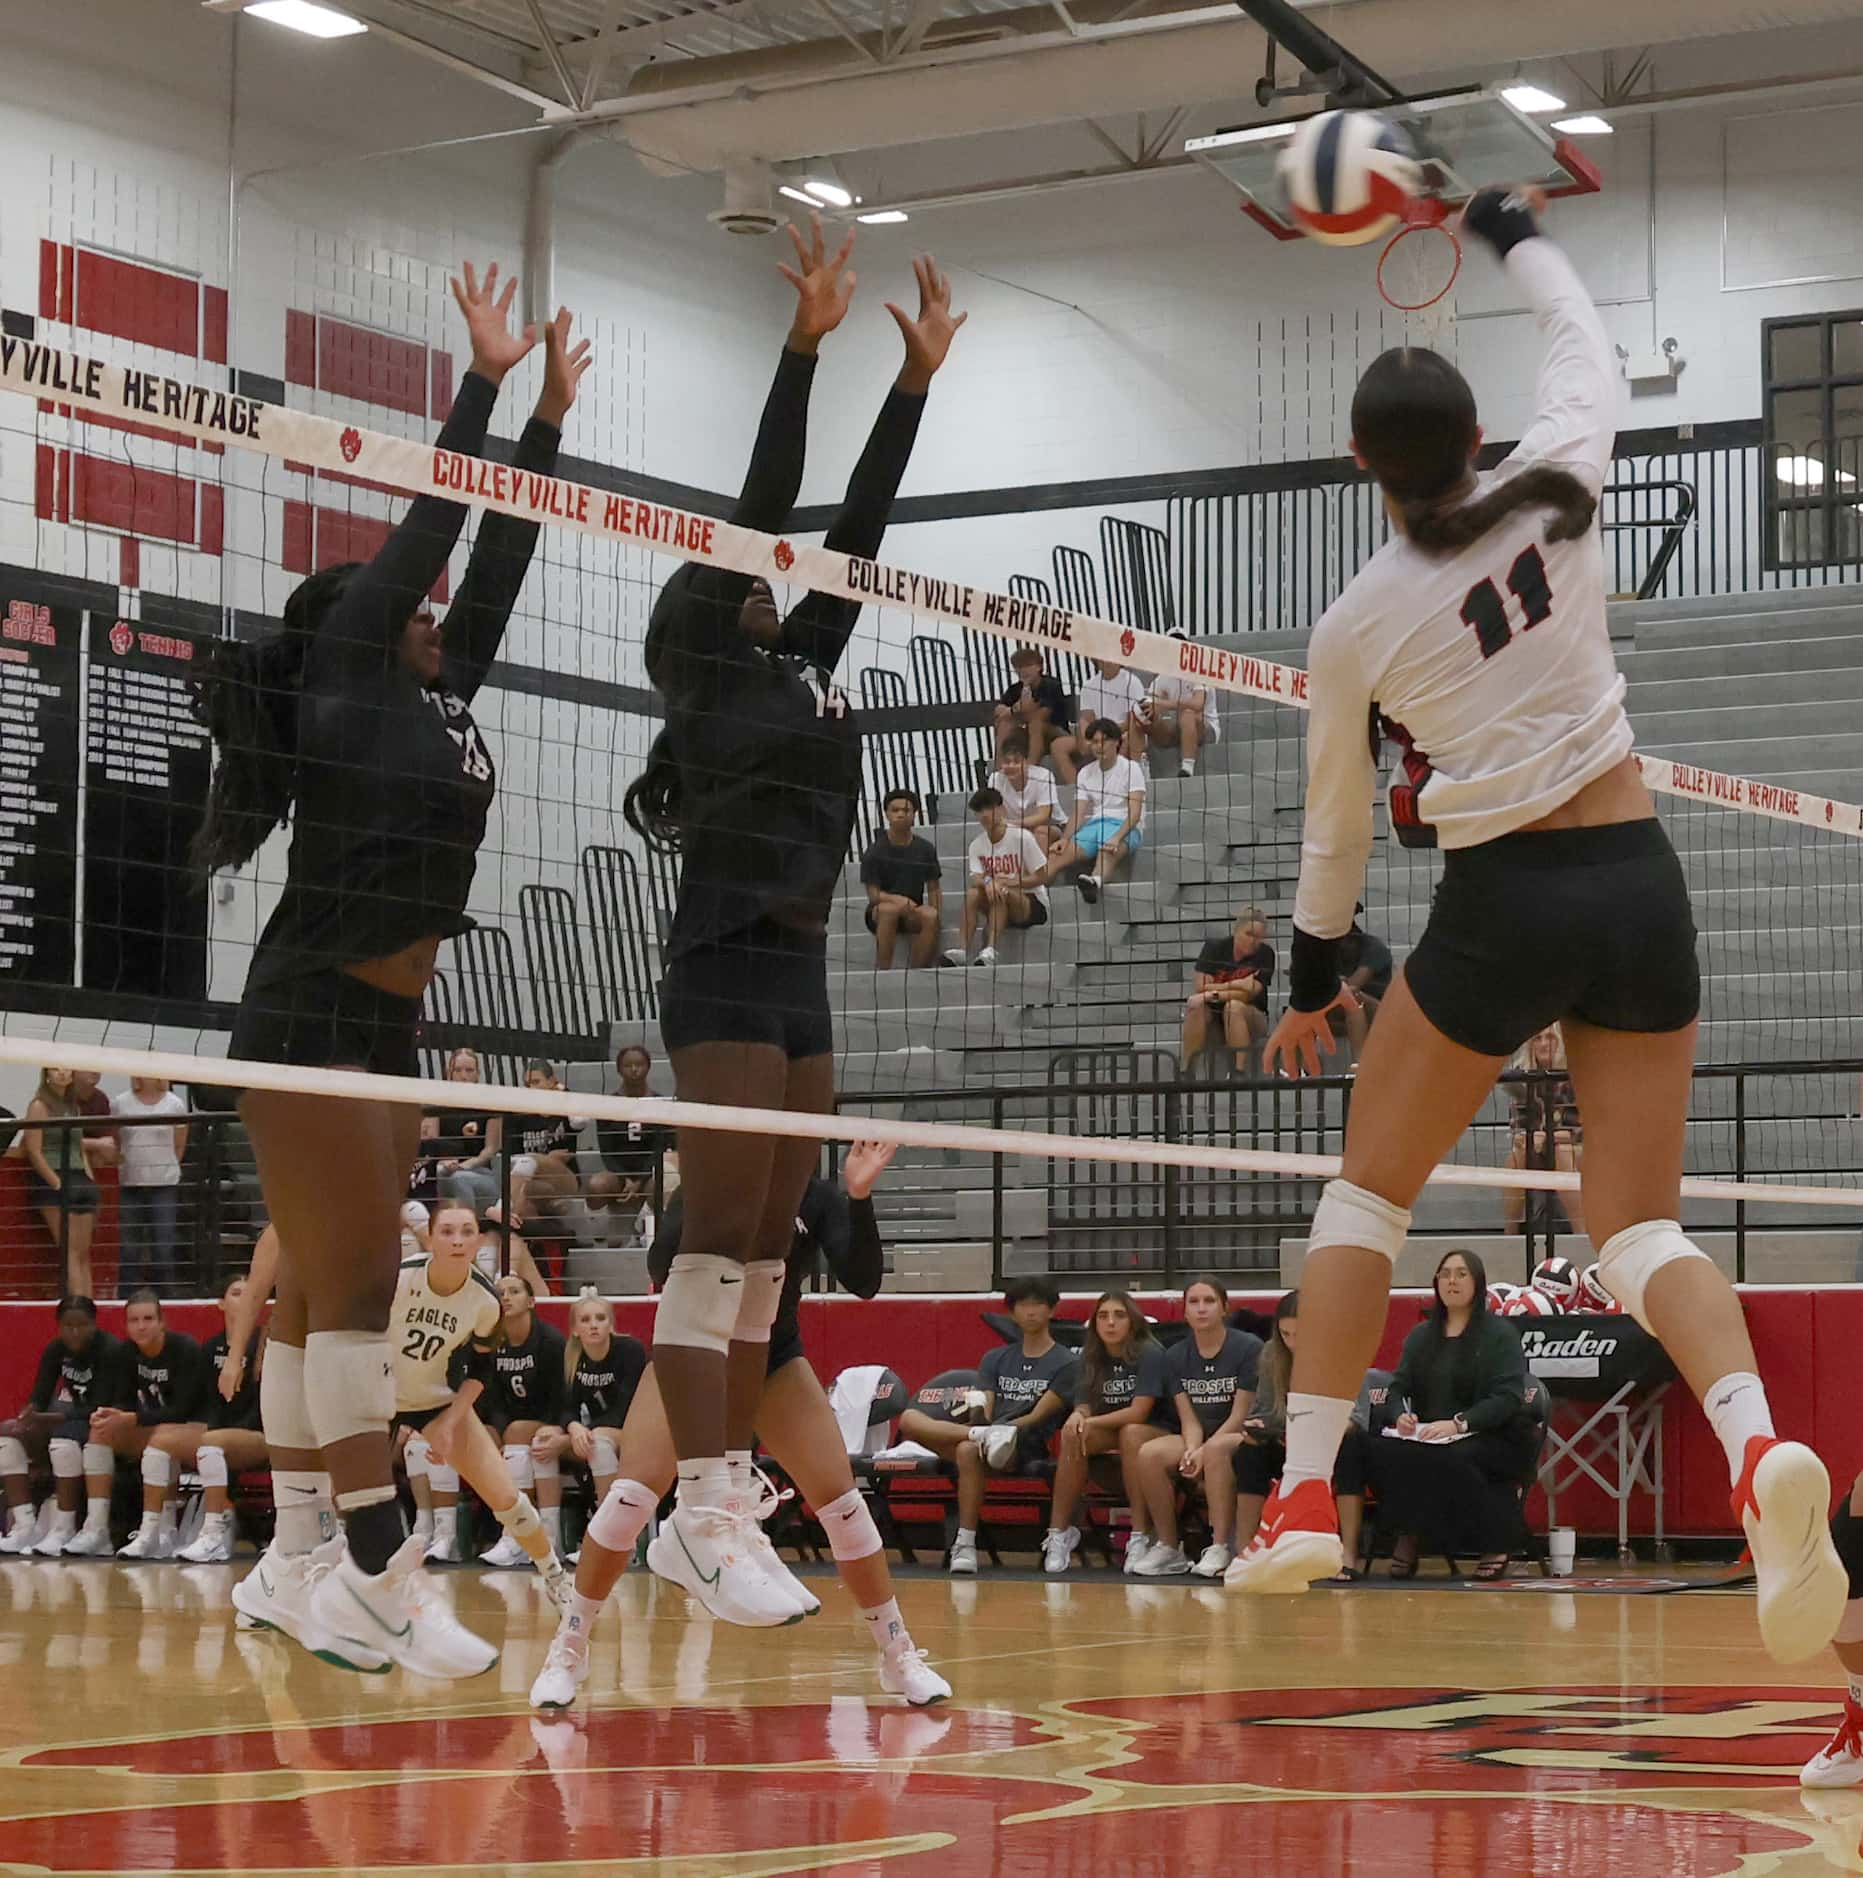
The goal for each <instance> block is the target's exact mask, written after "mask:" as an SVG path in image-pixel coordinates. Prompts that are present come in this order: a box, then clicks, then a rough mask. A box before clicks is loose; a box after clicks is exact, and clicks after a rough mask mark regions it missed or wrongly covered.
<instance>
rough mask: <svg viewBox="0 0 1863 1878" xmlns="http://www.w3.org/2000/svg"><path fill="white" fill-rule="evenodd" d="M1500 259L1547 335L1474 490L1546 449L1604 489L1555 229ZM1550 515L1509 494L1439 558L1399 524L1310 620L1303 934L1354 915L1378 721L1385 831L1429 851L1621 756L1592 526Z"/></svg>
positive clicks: (1598, 328) (1501, 828) (1523, 815)
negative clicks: (1514, 501) (1519, 431)
mask: <svg viewBox="0 0 1863 1878" xmlns="http://www.w3.org/2000/svg"><path fill="white" fill-rule="evenodd" d="M1505 265H1506V268H1507V271H1508V273H1509V274H1510V275H1512V277H1513V282H1514V285H1515V287H1516V288H1517V289H1518V290H1519V291H1520V292H1521V293H1522V294H1523V295H1524V296H1525V298H1526V300H1527V302H1528V304H1529V305H1530V306H1531V307H1532V308H1533V310H1534V313H1535V314H1536V315H1537V316H1538V319H1539V323H1540V325H1541V327H1542V328H1543V329H1544V330H1545V331H1546V332H1547V333H1548V334H1549V336H1550V338H1551V342H1552V343H1551V347H1550V349H1549V351H1548V352H1547V355H1546V362H1545V364H1544V366H1543V367H1542V368H1541V371H1540V378H1539V387H1538V390H1537V392H1536V394H1535V398H1534V409H1535V412H1536V415H1535V417H1534V419H1533V422H1532V423H1531V424H1530V425H1529V426H1528V428H1527V433H1526V435H1525V436H1524V437H1522V438H1521V440H1520V443H1519V446H1518V447H1517V448H1516V449H1515V450H1514V452H1513V454H1512V455H1511V456H1509V457H1508V458H1507V460H1506V461H1505V462H1504V463H1502V464H1501V465H1500V467H1499V468H1498V469H1495V470H1493V471H1492V472H1490V473H1489V474H1488V475H1486V476H1484V477H1482V478H1481V479H1480V481H1481V487H1482V488H1483V489H1487V488H1489V487H1491V486H1492V485H1493V484H1494V483H1495V482H1496V481H1502V480H1505V479H1506V478H1508V477H1510V476H1515V475H1518V474H1519V473H1520V471H1521V470H1523V469H1527V468H1529V467H1532V466H1534V465H1540V464H1549V465H1553V466H1556V467H1557V468H1559V469H1563V470H1567V471H1569V472H1570V473H1571V474H1572V475H1574V476H1576V477H1577V478H1578V479H1579V481H1580V482H1582V483H1583V484H1584V485H1585V486H1586V487H1587V488H1588V489H1591V490H1593V491H1596V490H1598V489H1599V488H1601V487H1602V485H1603V481H1604V472H1605V469H1606V466H1607V465H1608V464H1609V462H1610V460H1611V449H1612V445H1613V442H1614V440H1615V438H1616V433H1617V393H1618V378H1617V361H1616V358H1615V356H1614V354H1613V352H1612V349H1611V344H1610V341H1609V340H1608V339H1607V338H1606V337H1605V333H1604V327H1603V326H1602V324H1601V323H1600V322H1599V319H1598V315H1597V312H1596V310H1595V309H1594V308H1593V306H1592V304H1591V301H1590V299H1589V298H1588V297H1587V296H1586V293H1585V289H1584V287H1583V286H1582V285H1581V284H1580V283H1579V279H1578V276H1577V275H1576V274H1575V273H1574V272H1573V271H1572V265H1571V263H1570V262H1569V261H1568V260H1567V259H1566V258H1565V256H1564V255H1563V254H1562V253H1561V252H1560V251H1559V250H1558V249H1557V248H1555V247H1554V246H1553V245H1552V243H1551V242H1549V241H1547V240H1545V239H1544V238H1542V237H1536V238H1534V239H1532V240H1529V241H1523V242H1521V243H1519V245H1518V246H1516V247H1515V248H1514V249H1513V250H1512V252H1511V253H1509V255H1508V257H1507V260H1506V263H1505ZM1546 522H1547V511H1546V510H1545V509H1544V508H1534V507H1528V508H1524V509H1520V510H1517V511H1516V512H1515V513H1514V514H1513V515H1511V516H1509V517H1508V518H1507V519H1506V520H1505V521H1504V522H1502V523H1500V524H1499V525H1498V526H1497V527H1495V528H1493V529H1491V530H1490V531H1489V532H1488V533H1487V534H1485V535H1483V536H1482V537H1481V539H1480V540H1479V541H1477V542H1475V543H1473V544H1472V545H1471V546H1469V547H1467V548H1465V549H1462V550H1461V551H1460V552H1458V553H1455V554H1446V555H1445V554H1438V555H1429V554H1424V553H1423V552H1421V551H1420V550H1419V549H1417V548H1415V547H1413V546H1412V545H1411V544H1410V542H1409V541H1408V540H1407V539H1406V538H1405V537H1403V536H1402V535H1393V536H1392V538H1391V539H1390V540H1389V541H1388V542H1387V543H1386V544H1385V545H1384V546H1383V547H1382V548H1380V549H1379V550H1378V552H1377V553H1376V554H1375V555H1373V556H1372V558H1371V560H1370V561H1369V562H1368V563H1367V564H1366V566H1365V568H1364V569H1363V571H1362V572H1360V573H1359V575H1358V576H1357V578H1355V579H1354V580H1353V582H1352V583H1351V585H1350V586H1349V587H1347V588H1346V590H1345V592H1344V593H1343V594H1341V595H1340V596H1339V598H1338V600H1337V601H1335V602H1334V604H1333V605H1332V606H1331V607H1329V608H1328V609H1327V612H1326V615H1325V617H1324V618H1323V619H1322V620H1321V621H1320V623H1319V624H1318V625H1317V626H1316V627H1314V629H1313V643H1312V646H1311V648H1310V650H1309V654H1308V671H1309V672H1310V673H1311V676H1312V691H1311V698H1312V711H1311V714H1310V716H1309V719H1308V724H1307V803H1306V825H1305V829H1304V834H1303V840H1302V844H1301V855H1300V889H1299V893H1298V895H1297V897H1296V899H1295V903H1294V924H1295V926H1296V927H1297V928H1298V930H1299V931H1300V932H1302V933H1305V934H1307V935H1309V936H1310V937H1312V938H1314V939H1320V940H1327V939H1337V938H1338V937H1340V935H1342V934H1343V933H1345V932H1346V931H1347V930H1348V929H1349V928H1350V926H1351V924H1352V914H1353V907H1354V904H1355V902H1356V901H1357V900H1358V898H1359V894H1360V890H1361V888H1362V886H1363V884H1364V879H1365V863H1366V860H1367V858H1368V856H1369V855H1370V853H1371V841H1372V802H1373V798H1374V797H1375V795H1376V793H1377V765H1376V760H1375V750H1376V745H1377V742H1378V741H1379V740H1380V733H1382V735H1383V736H1388V737H1389V738H1391V739H1393V740H1394V741H1395V742H1396V743H1397V744H1398V745H1399V747H1400V748H1401V750H1402V752H1403V756H1402V761H1401V763H1400V765H1399V768H1398V770H1397V771H1396V772H1394V773H1393V776H1392V781H1391V792H1390V811H1391V826H1392V828H1393V830H1395V831H1396V832H1397V834H1398V835H1399V837H1400V839H1403V840H1405V841H1406V842H1408V843H1410V844H1412V845H1420V846H1440V847H1444V848H1468V847H1474V846H1476V845H1477V844H1479V843H1481V842H1484V841H1494V840H1497V839H1498V838H1499V837H1500V836H1502V835H1506V834H1511V833H1512V832H1513V831H1514V830H1515V829H1517V828H1523V827H1525V826H1526V825H1527V823H1529V822H1534V821H1538V820H1539V819H1540V817H1542V816H1543V815H1546V814H1548V813H1549V812H1550V811H1551V810H1553V809H1556V808H1557V807H1558V806H1559V805H1560V804H1561V803H1562V802H1565V801H1568V800H1569V799H1570V798H1571V797H1572V796H1573V795H1575V794H1576V793H1577V792H1578V791H1579V790H1580V789H1582V788H1583V787H1584V786H1585V784H1587V783H1589V782H1594V781H1596V780H1597V778H1598V777H1600V776H1602V775H1604V774H1605V773H1606V772H1607V771H1608V770H1611V769H1613V768H1615V766H1616V765H1617V764H1618V763H1620V762H1622V761H1623V759H1624V758H1625V757H1626V756H1628V755H1629V754H1630V746H1631V734H1630V720H1629V719H1628V718H1627V717H1626V716H1625V714H1624V681H1623V678H1622V676H1621V675H1620V674H1619V672H1618V670H1617V666H1616V663H1615V661H1614V660H1613V659H1612V657H1611V641H1610V633H1609V629H1608V627H1607V626H1606V623H1605V615H1604V594H1605V586H1604V550H1603V545H1602V538H1601V537H1600V535H1599V533H1598V531H1597V530H1596V529H1595V528H1593V529H1591V530H1589V531H1588V532H1587V533H1586V534H1585V535H1583V536H1582V537H1581V538H1580V539H1578V540H1577V541H1562V542H1549V541H1547V540H1546V538H1545V536H1546ZM1374 713H1375V716H1374ZM1299 993H1300V988H1299V987H1298V986H1297V987H1296V995H1297V997H1298V996H1299ZM1327 995H1328V996H1330V995H1331V990H1330V989H1329V990H1328V993H1327ZM1300 1001H1301V1002H1302V1003H1304V1002H1305V1000H1304V998H1302V999H1301V1000H1300Z"/></svg>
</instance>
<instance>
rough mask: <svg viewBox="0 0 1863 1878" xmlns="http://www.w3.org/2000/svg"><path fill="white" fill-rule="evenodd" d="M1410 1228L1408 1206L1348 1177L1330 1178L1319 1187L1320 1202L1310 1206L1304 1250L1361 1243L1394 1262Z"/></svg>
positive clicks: (1317, 1249)
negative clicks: (1397, 1203)
mask: <svg viewBox="0 0 1863 1878" xmlns="http://www.w3.org/2000/svg"><path fill="white" fill-rule="evenodd" d="M1409 1231H1410V1209H1409V1208H1408V1207H1403V1206H1393V1205H1392V1204H1391V1202H1390V1201H1389V1200H1386V1199H1384V1198H1382V1197H1381V1196H1380V1195H1378V1194H1375V1193H1367V1192H1366V1191H1365V1189H1364V1188H1363V1187H1355V1186H1353V1184H1352V1183H1351V1182H1350V1181H1349V1180H1329V1181H1328V1182H1327V1183H1326V1185H1325V1186H1324V1187H1323V1188H1322V1189H1321V1191H1320V1203H1319V1205H1318V1206H1316V1207H1315V1208H1314V1209H1313V1225H1312V1226H1311V1228H1310V1229H1309V1230H1308V1233H1307V1250H1308V1252H1310V1253H1311V1252H1318V1251H1320V1250H1321V1249H1322V1248H1323V1247H1326V1246H1335V1245H1353V1246H1363V1247H1364V1248H1365V1250H1366V1251H1367V1252H1378V1253H1382V1254H1383V1256H1384V1257H1385V1258H1387V1259H1389V1260H1390V1261H1391V1263H1392V1264H1393V1265H1395V1264H1396V1263H1397V1255H1398V1253H1400V1252H1401V1251H1403V1249H1404V1238H1405V1235H1406V1234H1407V1233H1408V1232H1409Z"/></svg>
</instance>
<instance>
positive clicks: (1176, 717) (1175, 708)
mask: <svg viewBox="0 0 1863 1878" xmlns="http://www.w3.org/2000/svg"><path fill="white" fill-rule="evenodd" d="M1172 636H1173V637H1174V638H1175V637H1179V636H1181V635H1177V634H1173V635H1172ZM1148 730H1149V734H1150V737H1151V741H1152V744H1153V746H1154V747H1155V748H1156V749H1157V750H1159V751H1161V752H1164V751H1170V750H1175V751H1176V752H1177V765H1178V767H1177V773H1178V774H1179V775H1180V776H1194V775H1195V774H1196V773H1197V753H1198V751H1199V750H1206V749H1208V748H1210V747H1211V746H1212V745H1214V744H1218V743H1220V742H1221V741H1222V736H1223V720H1222V719H1221V718H1220V717H1218V716H1217V714H1216V693H1215V691H1214V690H1212V689H1211V688H1210V686H1208V685H1199V684H1196V683H1194V682H1193V681H1192V680H1190V679H1188V678H1180V677H1179V676H1178V675H1177V674H1176V673H1175V672H1160V673H1159V674H1158V676H1157V677H1156V678H1155V679H1153V680H1152V686H1151V719H1150V723H1149V725H1148ZM1169 760H1170V759H1169V757H1168V756H1167V757H1166V758H1165V761H1167V762H1168V761H1169ZM1160 773H1161V774H1163V773H1166V772H1160Z"/></svg>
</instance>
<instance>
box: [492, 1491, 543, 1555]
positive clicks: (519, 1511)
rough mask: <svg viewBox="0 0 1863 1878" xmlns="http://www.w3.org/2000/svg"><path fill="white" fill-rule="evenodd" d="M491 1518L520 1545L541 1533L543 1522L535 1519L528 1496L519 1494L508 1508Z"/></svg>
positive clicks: (535, 1511) (534, 1509) (533, 1508)
mask: <svg viewBox="0 0 1863 1878" xmlns="http://www.w3.org/2000/svg"><path fill="white" fill-rule="evenodd" d="M493 1517H494V1518H495V1519H496V1520H497V1521H498V1523H499V1525H501V1526H502V1527H503V1528H504V1529H505V1531H506V1532H508V1533H509V1534H510V1535H511V1536H512V1538H514V1539H515V1540H517V1542H518V1543H519V1544H520V1545H522V1544H523V1542H524V1541H525V1540H526V1539H528V1538H530V1537H531V1536H532V1535H533V1534H535V1533H540V1532H542V1531H543V1521H542V1520H541V1519H539V1518H538V1517H537V1509H536V1508H535V1507H534V1506H532V1505H531V1503H530V1496H529V1495H528V1494H523V1493H520V1494H519V1495H518V1497H517V1499H516V1500H515V1501H513V1503H512V1504H511V1505H510V1506H507V1507H506V1508H505V1510H504V1511H503V1512H502V1513H497V1514H494V1515H493Z"/></svg>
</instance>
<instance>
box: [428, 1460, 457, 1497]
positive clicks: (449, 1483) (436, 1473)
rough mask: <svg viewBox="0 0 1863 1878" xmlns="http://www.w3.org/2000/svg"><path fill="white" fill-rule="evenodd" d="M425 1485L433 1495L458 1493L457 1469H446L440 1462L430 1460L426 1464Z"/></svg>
mask: <svg viewBox="0 0 1863 1878" xmlns="http://www.w3.org/2000/svg"><path fill="white" fill-rule="evenodd" d="M427 1485H428V1486H429V1487H430V1488H432V1489H433V1491H434V1492H435V1493H455V1494H456V1493H458V1491H459V1469H458V1468H457V1467H446V1466H443V1465H442V1464H441V1463H440V1462H438V1461H434V1460H430V1461H429V1462H428V1463H427Z"/></svg>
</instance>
